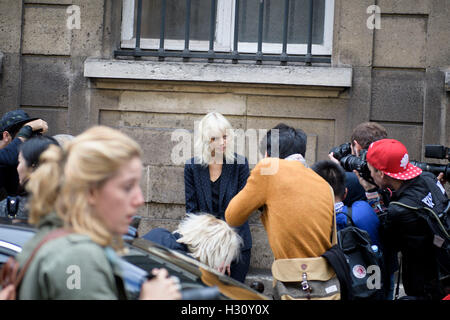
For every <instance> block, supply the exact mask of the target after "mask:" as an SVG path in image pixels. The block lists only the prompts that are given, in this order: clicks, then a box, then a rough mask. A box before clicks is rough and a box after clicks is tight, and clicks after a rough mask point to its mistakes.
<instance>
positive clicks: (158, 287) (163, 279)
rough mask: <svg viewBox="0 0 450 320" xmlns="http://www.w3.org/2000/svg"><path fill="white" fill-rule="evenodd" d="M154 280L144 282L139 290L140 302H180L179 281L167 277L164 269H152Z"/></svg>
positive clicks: (167, 274)
mask: <svg viewBox="0 0 450 320" xmlns="http://www.w3.org/2000/svg"><path fill="white" fill-rule="evenodd" d="M152 274H153V275H155V278H153V279H151V280H148V281H146V282H144V284H143V285H142V288H141V295H140V299H141V300H180V299H181V292H180V288H181V286H180V280H179V279H178V278H175V277H169V273H168V272H167V270H166V269H153V270H152Z"/></svg>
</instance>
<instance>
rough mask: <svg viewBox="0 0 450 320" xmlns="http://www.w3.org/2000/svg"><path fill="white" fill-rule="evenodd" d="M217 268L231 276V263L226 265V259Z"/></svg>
mask: <svg viewBox="0 0 450 320" xmlns="http://www.w3.org/2000/svg"><path fill="white" fill-rule="evenodd" d="M217 270H218V271H219V272H220V273H222V274H224V273H225V272H226V273H227V274H228V276H231V269H230V265H229V264H228V265H225V261H224V262H222V263H221V264H220V267H219V268H217Z"/></svg>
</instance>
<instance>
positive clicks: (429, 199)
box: [422, 192, 434, 208]
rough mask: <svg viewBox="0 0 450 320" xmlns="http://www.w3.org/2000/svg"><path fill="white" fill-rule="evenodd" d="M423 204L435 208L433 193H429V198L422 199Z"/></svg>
mask: <svg viewBox="0 0 450 320" xmlns="http://www.w3.org/2000/svg"><path fill="white" fill-rule="evenodd" d="M422 202H423V203H425V204H426V205H427V206H429V207H430V208H433V207H434V203H433V197H432V196H431V192H428V194H427V196H426V197H425V198H423V199H422Z"/></svg>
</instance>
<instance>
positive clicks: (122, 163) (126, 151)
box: [17, 126, 181, 300]
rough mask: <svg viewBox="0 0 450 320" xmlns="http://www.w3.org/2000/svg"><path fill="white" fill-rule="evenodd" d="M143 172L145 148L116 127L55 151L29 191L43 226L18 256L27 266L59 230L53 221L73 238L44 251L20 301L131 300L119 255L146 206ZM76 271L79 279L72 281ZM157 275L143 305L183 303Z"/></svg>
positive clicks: (174, 287) (33, 217)
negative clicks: (162, 301)
mask: <svg viewBox="0 0 450 320" xmlns="http://www.w3.org/2000/svg"><path fill="white" fill-rule="evenodd" d="M141 174H142V162H141V149H140V147H139V145H138V144H137V143H136V142H135V141H134V140H132V139H131V138H129V137H128V136H126V135H124V134H122V133H121V132H119V131H117V130H114V129H111V128H108V127H103V126H97V127H93V128H91V129H89V130H87V131H85V132H84V133H82V134H80V135H79V136H77V137H76V138H75V139H74V140H73V141H70V142H68V143H67V144H65V145H64V148H63V149H61V148H57V147H54V146H51V147H50V148H49V149H48V150H47V151H46V152H44V153H43V155H42V156H41V165H40V166H39V168H38V169H37V170H36V171H34V172H33V173H32V175H31V177H30V180H29V183H28V185H27V187H28V189H29V191H30V193H31V195H32V197H31V202H30V222H31V223H34V224H37V225H38V226H41V228H39V229H38V230H39V231H38V233H37V234H36V236H35V237H34V238H33V239H32V240H30V242H29V243H28V244H27V245H26V246H25V247H24V250H23V251H22V253H20V254H19V256H18V257H17V259H18V261H19V263H20V265H21V267H23V265H24V264H25V262H26V261H27V260H28V257H29V255H30V253H31V252H32V250H33V249H34V248H35V247H36V246H37V244H38V243H39V242H40V239H42V238H43V237H44V235H45V234H48V233H49V232H50V231H51V230H52V229H53V230H54V229H56V228H57V227H56V226H54V225H55V224H52V223H51V222H48V220H49V217H52V219H53V221H58V220H62V222H63V225H64V229H66V230H68V231H69V232H70V233H69V234H66V235H64V236H61V237H58V238H56V239H54V240H51V241H49V242H47V243H45V244H44V245H43V246H42V247H41V248H40V249H39V250H38V251H37V254H36V255H35V257H34V258H33V260H32V262H31V264H30V265H29V267H28V269H27V271H26V274H25V276H24V278H23V281H22V283H21V286H20V291H19V294H18V297H19V299H33V300H34V299H90V300H97V299H119V298H120V299H123V298H126V293H125V290H124V284H123V280H122V278H121V276H120V273H121V271H120V270H119V268H118V265H117V259H118V256H117V255H116V251H118V250H120V249H122V248H123V242H122V235H123V234H124V233H126V232H127V230H128V225H129V223H130V222H131V219H132V217H133V215H134V214H135V212H136V210H137V209H138V208H139V207H140V206H141V205H142V204H143V202H144V199H143V196H142V191H141V188H140V184H139V183H140V179H141ZM49 213H50V214H49ZM43 221H47V223H46V224H45V225H46V227H42V224H43ZM56 225H57V224H56ZM75 273H76V274H77V275H78V276H79V279H78V280H79V281H71V279H69V278H70V277H71V275H73V274H75ZM153 273H154V274H155V275H156V277H155V278H153V279H152V280H150V281H146V282H145V283H144V284H143V285H142V288H141V296H140V298H141V299H158V300H159V299H180V298H181V294H180V292H179V290H178V284H177V283H175V282H174V280H173V279H171V278H168V273H167V270H165V269H161V270H157V269H155V270H154V271H153Z"/></svg>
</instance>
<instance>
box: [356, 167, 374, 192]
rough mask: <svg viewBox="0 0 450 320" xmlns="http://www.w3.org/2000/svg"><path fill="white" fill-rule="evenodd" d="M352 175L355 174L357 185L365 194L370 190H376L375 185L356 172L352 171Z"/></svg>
mask: <svg viewBox="0 0 450 320" xmlns="http://www.w3.org/2000/svg"><path fill="white" fill-rule="evenodd" d="M353 173H354V174H356V176H357V177H358V180H359V184H360V185H361V186H362V187H363V188H364V190H366V192H367V191H369V190H371V189H374V188H378V187H377V186H376V185H373V184H371V183H370V182H368V181H367V180H366V179H364V178H363V177H361V176H360V175H359V172H358V171H357V170H353Z"/></svg>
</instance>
